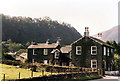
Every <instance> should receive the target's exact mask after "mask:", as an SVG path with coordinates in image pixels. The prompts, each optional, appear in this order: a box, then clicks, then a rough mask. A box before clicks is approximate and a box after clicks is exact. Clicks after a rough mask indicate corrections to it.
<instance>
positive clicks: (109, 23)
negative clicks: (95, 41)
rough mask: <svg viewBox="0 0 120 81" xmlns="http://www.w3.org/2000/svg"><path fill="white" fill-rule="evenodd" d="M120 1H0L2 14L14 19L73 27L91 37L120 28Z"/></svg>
mask: <svg viewBox="0 0 120 81" xmlns="http://www.w3.org/2000/svg"><path fill="white" fill-rule="evenodd" d="M118 1H120V0H0V13H2V14H5V15H10V16H23V17H32V18H39V17H42V18H43V17H45V16H48V17H50V18H51V19H52V20H57V21H59V22H65V23H68V24H71V26H73V27H74V28H75V29H77V31H78V32H80V33H81V34H82V35H83V33H84V28H85V27H89V32H90V35H94V34H97V33H98V32H102V31H105V30H108V29H110V28H112V27H114V26H117V25H118Z"/></svg>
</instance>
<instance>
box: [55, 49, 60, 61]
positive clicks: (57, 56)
mask: <svg viewBox="0 0 120 81" xmlns="http://www.w3.org/2000/svg"><path fill="white" fill-rule="evenodd" d="M57 54H58V55H57ZM59 55H60V54H59V52H58V51H56V52H55V59H59Z"/></svg>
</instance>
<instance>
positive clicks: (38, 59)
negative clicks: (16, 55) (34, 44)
mask: <svg viewBox="0 0 120 81" xmlns="http://www.w3.org/2000/svg"><path fill="white" fill-rule="evenodd" d="M52 50H53V48H50V49H48V55H44V52H43V51H44V49H43V48H41V49H39V48H38V49H37V55H33V49H28V61H29V62H31V63H32V59H34V60H35V61H36V62H38V63H43V62H44V60H52V59H53V57H54V56H53V54H51V51H52Z"/></svg>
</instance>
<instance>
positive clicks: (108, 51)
mask: <svg viewBox="0 0 120 81" xmlns="http://www.w3.org/2000/svg"><path fill="white" fill-rule="evenodd" d="M107 56H110V49H109V48H108V49H107Z"/></svg>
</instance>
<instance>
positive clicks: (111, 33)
mask: <svg viewBox="0 0 120 81" xmlns="http://www.w3.org/2000/svg"><path fill="white" fill-rule="evenodd" d="M100 33H102V38H101V39H102V40H104V41H107V40H109V41H112V40H115V41H116V42H118V33H119V35H120V32H118V26H115V27H113V28H111V29H109V30H107V31H104V32H100ZM94 36H95V37H97V34H96V35H94ZM119 38H120V37H119Z"/></svg>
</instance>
